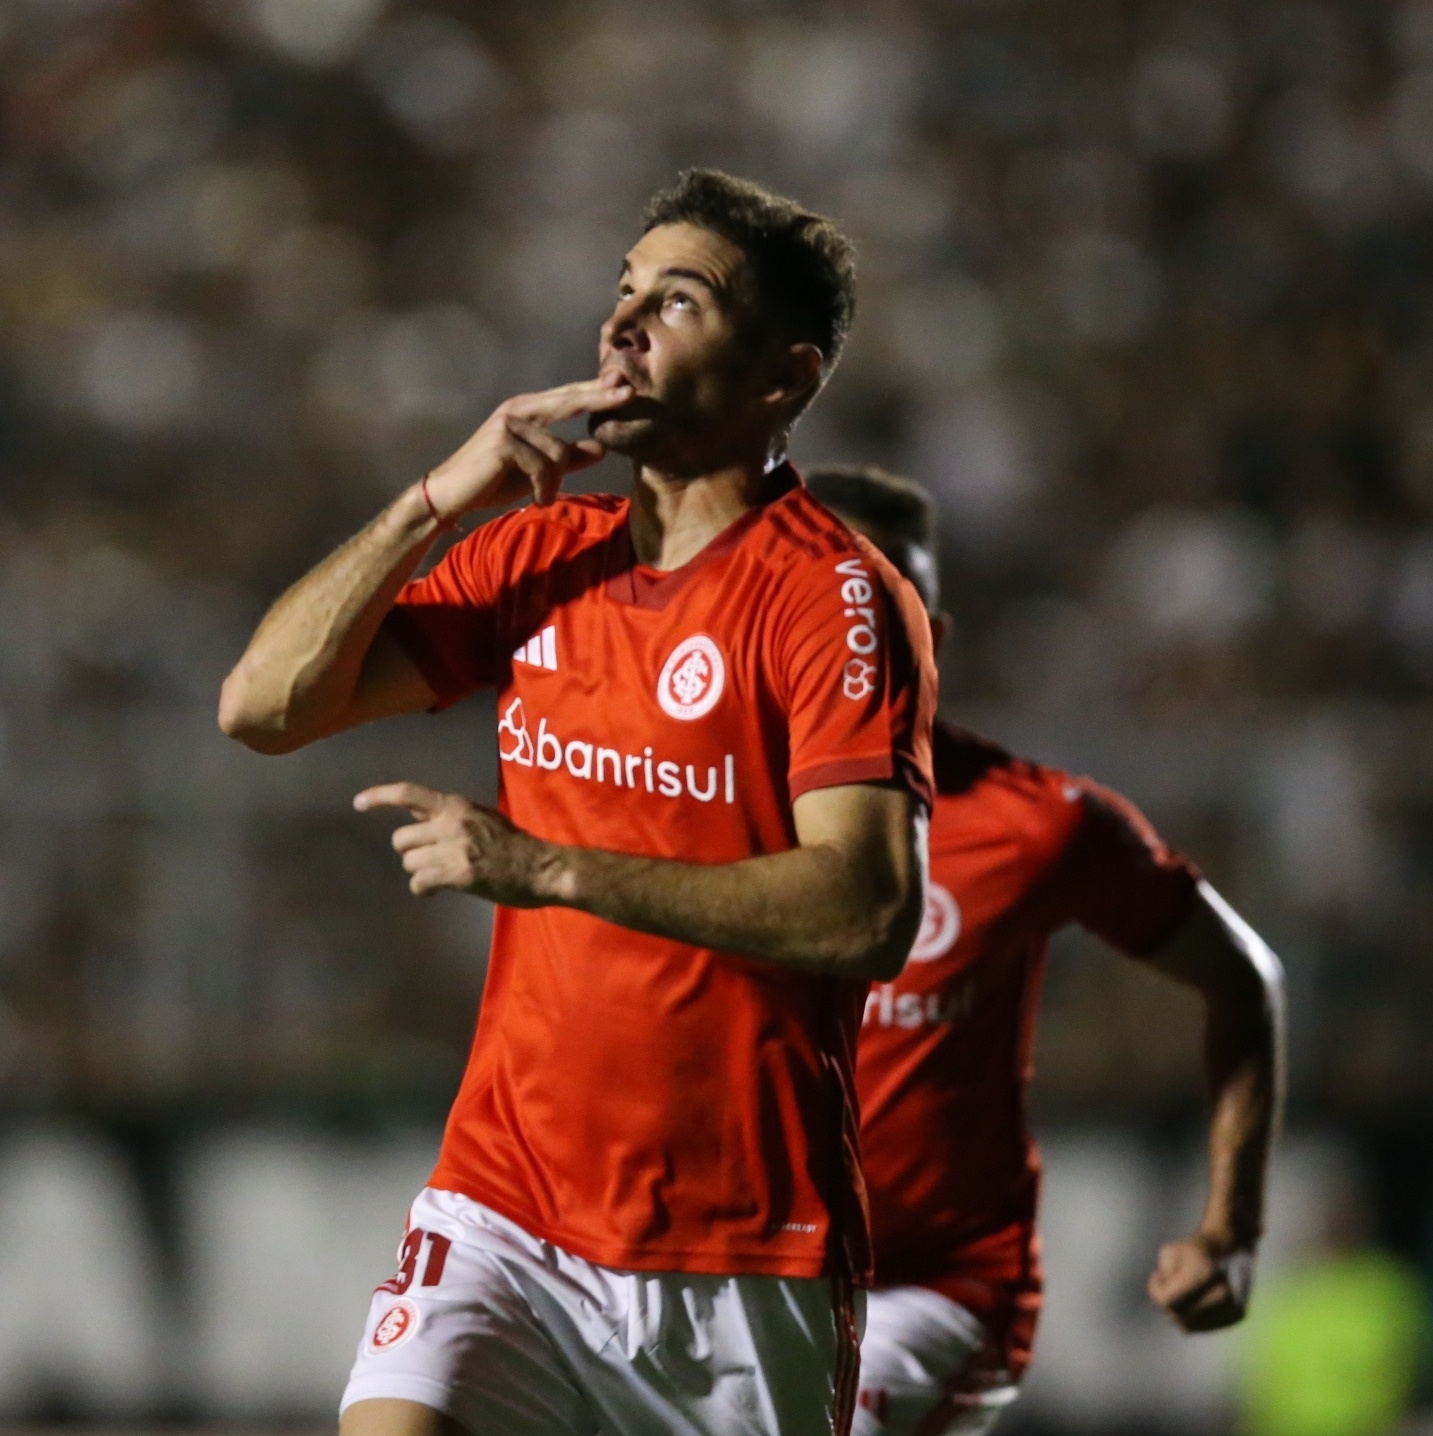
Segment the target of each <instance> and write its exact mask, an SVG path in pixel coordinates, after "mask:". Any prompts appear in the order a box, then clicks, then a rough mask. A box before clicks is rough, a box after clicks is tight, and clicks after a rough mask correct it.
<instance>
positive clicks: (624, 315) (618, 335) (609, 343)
mask: <svg viewBox="0 0 1433 1436" xmlns="http://www.w3.org/2000/svg"><path fill="white" fill-rule="evenodd" d="M641 320H642V305H641V302H640V300H638V298H637V296H636V295H635V294H634V295H629V296H628V297H627V298H625V299H619V300H618V301H617V303H616V306H615V307H614V308H613V310H612V313H611V314H610V315H609V316H608V317H607V322H606V323H605V324H604V325H603V326H602V329H601V331H600V334H599V336H598V347H599V349H600V350H601V352H602V353H604V354H605V353H606V352H607V351H608V350H610V349H633V348H636V349H641V348H644V347H645V338H646V336H645V333H644V331H643V329H642V323H641Z"/></svg>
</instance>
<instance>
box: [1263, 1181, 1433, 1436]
mask: <svg viewBox="0 0 1433 1436" xmlns="http://www.w3.org/2000/svg"><path fill="white" fill-rule="evenodd" d="M1340 1197H1341V1200H1339V1201H1337V1202H1336V1203H1335V1204H1333V1205H1332V1206H1331V1208H1330V1209H1329V1211H1328V1212H1327V1214H1326V1222H1325V1227H1324V1230H1323V1231H1322V1233H1321V1234H1320V1237H1321V1240H1320V1241H1319V1242H1318V1243H1317V1245H1316V1246H1315V1247H1314V1248H1313V1249H1312V1250H1309V1251H1306V1252H1305V1253H1304V1255H1303V1257H1302V1259H1301V1260H1299V1261H1297V1262H1296V1263H1295V1264H1294V1265H1293V1266H1292V1267H1291V1268H1289V1269H1287V1270H1285V1271H1284V1272H1282V1273H1281V1274H1280V1275H1279V1276H1277V1277H1276V1278H1275V1279H1274V1280H1272V1281H1270V1282H1267V1283H1265V1284H1263V1286H1262V1288H1261V1290H1260V1291H1259V1295H1258V1300H1257V1301H1256V1303H1255V1306H1254V1313H1253V1316H1252V1317H1251V1318H1250V1323H1249V1328H1248V1330H1247V1332H1246V1333H1245V1336H1244V1353H1243V1370H1242V1378H1241V1394H1242V1401H1241V1406H1242V1416H1241V1421H1240V1428H1239V1429H1240V1430H1241V1431H1242V1432H1244V1433H1246V1436H1387V1433H1391V1432H1394V1431H1397V1430H1399V1429H1400V1423H1401V1422H1402V1420H1403V1418H1404V1417H1405V1416H1406V1415H1407V1414H1408V1411H1409V1409H1410V1405H1411V1401H1412V1397H1413V1393H1414V1390H1415V1386H1416V1383H1417V1378H1418V1374H1419V1367H1420V1363H1421V1360H1422V1357H1423V1354H1424V1349H1425V1345H1426V1341H1427V1336H1428V1332H1429V1322H1428V1298H1427V1292H1426V1290H1425V1287H1424V1283H1423V1282H1422V1281H1421V1280H1420V1278H1419V1276H1418V1274H1417V1272H1416V1271H1415V1270H1414V1269H1413V1268H1411V1267H1410V1266H1409V1265H1408V1264H1407V1263H1406V1262H1404V1261H1402V1260H1400V1259H1399V1258H1397V1257H1395V1256H1393V1255H1392V1254H1391V1253H1390V1252H1388V1251H1385V1250H1381V1249H1379V1248H1378V1247H1376V1246H1373V1245H1370V1243H1369V1239H1368V1213H1367V1211H1366V1210H1365V1203H1364V1199H1363V1198H1362V1197H1361V1195H1360V1194H1359V1193H1358V1191H1357V1189H1356V1187H1355V1185H1353V1183H1352V1182H1351V1181H1347V1180H1346V1181H1345V1183H1344V1186H1343V1190H1342V1192H1341V1193H1340Z"/></svg>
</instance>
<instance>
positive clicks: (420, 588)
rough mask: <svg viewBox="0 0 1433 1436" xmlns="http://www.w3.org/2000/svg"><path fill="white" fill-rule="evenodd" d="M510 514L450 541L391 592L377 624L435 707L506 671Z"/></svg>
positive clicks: (489, 683)
mask: <svg viewBox="0 0 1433 1436" xmlns="http://www.w3.org/2000/svg"><path fill="white" fill-rule="evenodd" d="M516 517H517V515H516V514H509V515H505V516H504V517H503V518H499V519H494V520H492V521H491V522H489V523H486V524H484V525H483V526H482V527H481V528H479V529H475V530H474V531H473V532H472V533H471V534H469V535H468V536H467V537H466V538H464V539H461V540H460V541H459V542H457V543H455V544H454V545H453V546H452V547H451V548H450V549H449V550H448V551H447V553H445V554H444V555H443V557H442V558H441V559H439V561H438V562H437V563H436V564H435V565H434V566H433V568H432V569H431V570H430V571H429V572H428V573H427V574H425V575H424V576H423V577H422V578H417V579H414V580H412V581H411V582H410V583H407V584H405V585H404V586H403V588H402V589H400V590H399V593H398V597H397V599H396V600H395V602H394V605H393V609H392V611H391V612H390V613H389V615H388V618H387V620H386V621H385V626H386V627H387V629H388V631H389V632H390V633H391V634H392V635H393V637H394V638H395V639H396V640H397V641H398V643H399V645H400V646H401V647H402V649H403V650H404V652H405V653H407V655H408V656H409V658H411V659H412V660H413V662H414V663H415V664H417V666H418V669H419V671H420V672H421V673H422V674H423V677H424V678H426V679H427V680H428V685H429V687H431V688H432V690H433V692H434V693H435V694H436V695H437V698H438V705H437V706H438V707H440V708H445V707H447V706H448V705H449V704H450V703H456V702H457V701H458V700H459V699H460V698H463V697H466V696H467V695H468V694H469V693H472V692H473V691H474V690H476V689H478V688H487V687H492V686H494V685H496V684H498V683H500V682H501V681H502V680H503V678H504V677H505V675H506V673H507V672H508V669H509V667H510V663H511V659H510V657H509V654H510V650H511V648H512V645H511V644H509V643H506V642H505V637H506V634H505V630H506V629H507V628H508V627H509V625H508V623H507V622H506V616H505V613H504V584H503V571H504V569H505V567H506V563H505V553H506V550H507V549H508V548H509V547H510V545H511V543H512V540H513V537H514V535H513V528H514V522H513V521H514V520H515V519H516Z"/></svg>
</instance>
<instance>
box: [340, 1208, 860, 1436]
mask: <svg viewBox="0 0 1433 1436" xmlns="http://www.w3.org/2000/svg"><path fill="white" fill-rule="evenodd" d="M399 1262H400V1266H399V1271H398V1274H397V1276H395V1277H394V1278H393V1280H392V1281H389V1282H385V1283H384V1284H383V1286H381V1287H379V1288H378V1290H377V1291H376V1292H374V1294H373V1303H372V1305H371V1307H370V1308H369V1312H368V1324H367V1326H366V1327H365V1329H364V1333H363V1340H362V1341H361V1342H360V1343H359V1347H358V1359H357V1360H356V1361H355V1362H354V1364H353V1371H352V1373H351V1374H350V1376H349V1379H348V1387H347V1389H346V1390H345V1391H344V1393H343V1402H342V1405H341V1406H340V1408H339V1409H340V1411H343V1410H346V1409H347V1408H348V1407H349V1406H351V1405H353V1404H354V1402H356V1401H364V1400H367V1399H369V1398H371V1397H397V1398H400V1399H402V1400H406V1401H417V1402H421V1403H422V1404H423V1405H425V1406H432V1407H434V1408H436V1409H437V1410H439V1411H442V1412H445V1413H446V1414H448V1415H449V1416H452V1417H453V1418H454V1419H455V1420H457V1421H459V1422H460V1423H461V1424H462V1425H464V1426H466V1427H467V1428H468V1430H469V1431H471V1432H473V1433H475V1436H599V1433H600V1436H673V1433H677V1436H708V1433H709V1436H831V1433H832V1432H835V1433H836V1436H846V1431H847V1429H848V1422H849V1419H850V1418H849V1412H850V1409H851V1407H852V1406H853V1405H854V1403H855V1394H856V1373H857V1368H858V1351H857V1343H858V1341H859V1325H858V1322H859V1316H860V1311H859V1304H858V1301H857V1298H858V1297H859V1296H860V1295H862V1294H861V1293H853V1292H851V1291H850V1289H849V1288H848V1287H846V1286H845V1285H844V1283H839V1282H833V1281H829V1280H826V1279H824V1278H822V1279H809V1278H807V1279H788V1278H783V1277H771V1276H701V1275H692V1274H690V1273H685V1272H620V1271H612V1270H611V1269H609V1268H607V1267H600V1266H594V1265H593V1264H592V1263H591V1262H589V1261H584V1260H582V1258H580V1257H576V1256H573V1255H571V1253H569V1252H566V1251H563V1250H562V1248H560V1247H555V1246H553V1245H552V1243H551V1242H545V1241H540V1240H539V1239H538V1238H536V1237H534V1236H531V1235H529V1233H527V1232H526V1231H524V1230H523V1229H522V1228H521V1227H520V1226H518V1225H517V1224H516V1223H515V1222H511V1221H509V1220H508V1219H507V1218H506V1217H502V1216H499V1215H498V1214H497V1213H496V1212H494V1211H491V1210H490V1209H489V1208H487V1207H484V1206H482V1205H480V1204H479V1203H477V1202H474V1201H471V1200H470V1199H469V1198H467V1197H463V1196H459V1195H458V1194H457V1193H455V1192H444V1191H437V1190H434V1189H433V1188H431V1187H430V1188H426V1189H425V1190H424V1191H422V1192H420V1193H419V1195H418V1199H417V1200H416V1201H415V1202H414V1203H413V1208H412V1211H411V1212H410V1213H409V1218H408V1230H407V1232H406V1233H405V1236H404V1239H403V1245H402V1246H401V1247H400V1249H399Z"/></svg>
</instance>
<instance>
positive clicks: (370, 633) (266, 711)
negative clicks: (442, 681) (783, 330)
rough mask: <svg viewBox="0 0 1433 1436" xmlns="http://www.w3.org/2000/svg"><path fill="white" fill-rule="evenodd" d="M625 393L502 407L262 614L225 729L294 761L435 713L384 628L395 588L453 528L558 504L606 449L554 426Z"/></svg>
mask: <svg viewBox="0 0 1433 1436" xmlns="http://www.w3.org/2000/svg"><path fill="white" fill-rule="evenodd" d="M630 394H631V390H630V389H629V388H627V387H626V386H625V384H622V383H619V382H618V381H616V380H614V379H612V378H607V379H593V380H587V381H584V382H582V383H579V384H567V385H564V386H563V387H562V388H560V389H550V390H547V391H546V392H544V393H541V394H523V395H519V396H518V397H516V398H514V399H509V400H507V401H506V402H505V403H503V404H500V405H499V406H498V408H497V409H495V410H494V411H493V413H492V414H491V416H490V417H489V418H488V419H487V421H486V422H485V423H484V424H483V425H482V427H481V428H479V429H478V430H477V432H476V433H474V434H473V436H472V437H471V438H470V439H469V440H468V441H467V442H466V443H465V444H464V445H463V446H462V448H460V449H458V450H457V452H456V453H454V454H453V455H452V456H451V457H450V458H449V459H447V460H446V461H445V462H444V463H442V464H440V465H439V466H438V467H437V468H436V469H434V470H433V472H432V473H431V474H430V475H429V476H428V481H427V490H426V496H425V492H424V490H423V489H422V488H420V486H419V485H416V484H415V485H413V486H412V487H411V488H409V489H406V490H405V491H404V492H403V493H402V494H400V495H399V496H398V498H396V499H395V500H394V501H393V503H391V504H390V505H389V506H388V507H387V508H386V509H385V510H384V511H383V512H382V513H381V514H379V516H378V517H377V518H376V519H374V520H373V522H372V523H371V524H369V525H368V527H367V528H365V529H364V530H363V531H362V532H361V533H359V534H357V535H356V536H355V537H353V538H351V539H350V540H349V541H348V542H347V543H346V544H344V545H343V546H342V547H340V548H339V549H337V550H336V551H335V552H334V553H332V554H330V555H329V556H328V558H326V559H325V560H324V561H323V562H322V563H321V564H319V565H318V567H317V568H315V569H313V570H312V571H311V572H309V573H308V574H306V575H305V576H304V577H303V578H301V579H300V580H299V581H298V582H297V583H296V584H294V585H293V587H292V588H290V589H289V590H288V592H287V593H285V594H284V595H283V597H282V598H280V599H279V600H278V602H277V603H275V604H274V606H273V607H272V608H271V609H270V610H269V612H268V613H267V614H266V615H265V616H264V620H263V622H262V623H260V625H259V627H258V630H257V631H256V632H255V634H254V636H253V638H252V639H250V640H249V646H248V648H247V649H246V650H245V652H244V655H243V657H242V658H241V659H240V660H239V662H238V664H237V665H236V666H235V668H234V671H233V672H232V673H231V674H230V675H229V677H228V678H227V679H226V680H225V682H224V688H223V692H222V693H221V695H220V699H219V726H220V727H221V728H222V729H223V730H224V732H225V733H227V734H228V735H229V736H230V737H231V738H237V739H238V740H239V741H240V742H241V743H243V744H244V745H245V746H246V747H249V748H252V749H254V750H255V752H259V753H291V752H293V751H294V750H295V749H296V748H302V747H304V746H305V745H306V744H308V743H312V742H314V741H315V740H316V739H319V738H326V737H328V736H329V735H330V734H332V733H337V732H340V731H342V730H343V729H345V728H352V727H354V726H355V725H356V724H358V723H366V722H368V721H370V720H372V719H375V718H384V717H389V716H391V715H393V714H396V713H411V712H416V711H418V710H420V709H423V708H429V707H431V706H432V704H433V702H434V700H435V696H436V695H435V694H434V692H433V690H432V688H431V686H430V685H429V684H428V681H427V680H426V679H425V678H424V677H423V675H422V674H421V673H420V672H419V670H418V668H417V665H415V664H414V663H413V662H412V660H411V659H409V658H408V657H407V655H406V654H405V653H403V651H402V650H401V649H400V647H399V645H398V644H397V643H396V642H395V641H394V640H393V639H391V638H389V637H388V636H387V635H386V634H385V633H384V632H383V629H382V623H383V619H384V617H385V616H386V615H387V613H388V611H389V610H390V609H391V608H392V607H393V601H394V599H395V598H396V597H397V596H398V590H399V589H400V588H402V587H403V584H404V583H405V582H406V581H407V579H408V578H409V577H410V576H411V575H412V573H413V571H414V569H416V568H417V566H418V564H419V562H420V560H421V559H422V557H423V555H424V554H425V553H426V552H427V551H428V548H429V547H430V545H431V544H432V542H433V539H434V538H435V537H436V536H437V533H438V531H439V528H440V527H441V525H440V523H439V517H438V516H440V515H441V516H442V517H443V518H444V519H445V520H446V519H450V518H456V517H457V516H458V515H459V514H462V513H467V512H470V511H472V510H474V509H484V508H495V507H499V506H501V505H502V504H506V503H509V502H511V501H512V500H513V499H515V498H518V497H520V496H522V495H523V494H524V493H526V492H527V491H528V490H529V489H530V490H531V492H532V495H533V498H534V500H535V501H536V502H537V503H538V504H550V503H551V502H552V501H553V499H554V498H555V497H556V496H557V492H558V490H559V489H560V488H561V486H562V480H563V477H564V476H565V475H566V474H569V473H572V472H573V471H574V470H576V469H581V468H584V467H586V466H587V465H588V464H593V463H596V462H597V460H598V459H600V458H601V457H602V455H603V449H602V446H601V445H600V444H598V443H596V442H594V441H592V440H588V439H584V440H582V441H580V442H578V443H567V442H566V441H564V440H563V439H560V438H559V437H558V436H557V435H555V434H553V433H552V432H551V431H550V430H549V429H548V427H547V426H548V425H549V424H553V423H557V422H560V421H561V420H563V419H570V418H574V417H575V416H577V415H579V414H584V413H590V412H593V411H595V410H601V409H605V408H610V407H612V406H613V405H615V404H620V403H622V402H623V401H624V400H625V399H627V398H628V397H629V396H630Z"/></svg>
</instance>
